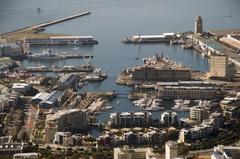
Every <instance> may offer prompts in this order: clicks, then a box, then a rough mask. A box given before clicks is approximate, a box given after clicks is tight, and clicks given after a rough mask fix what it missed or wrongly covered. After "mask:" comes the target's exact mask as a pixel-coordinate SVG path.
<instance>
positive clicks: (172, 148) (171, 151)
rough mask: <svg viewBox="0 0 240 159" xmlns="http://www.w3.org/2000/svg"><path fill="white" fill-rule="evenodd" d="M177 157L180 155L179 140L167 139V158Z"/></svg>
mask: <svg viewBox="0 0 240 159" xmlns="http://www.w3.org/2000/svg"><path fill="white" fill-rule="evenodd" d="M175 157H178V151H177V142H175V141H167V142H166V143H165V159H173V158H175Z"/></svg>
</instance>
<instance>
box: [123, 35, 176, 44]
mask: <svg viewBox="0 0 240 159" xmlns="http://www.w3.org/2000/svg"><path fill="white" fill-rule="evenodd" d="M174 38H175V33H163V34H160V35H133V36H129V37H126V38H124V39H123V42H124V43H159V42H170V41H171V40H173V39H174Z"/></svg>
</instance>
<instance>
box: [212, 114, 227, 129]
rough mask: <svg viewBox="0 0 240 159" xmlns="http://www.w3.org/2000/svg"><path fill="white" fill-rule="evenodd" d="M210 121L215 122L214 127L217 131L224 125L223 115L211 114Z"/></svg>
mask: <svg viewBox="0 0 240 159" xmlns="http://www.w3.org/2000/svg"><path fill="white" fill-rule="evenodd" d="M209 119H212V120H213V125H214V128H215V129H219V128H221V127H223V125H224V117H223V114H222V113H217V112H215V113H211V115H210V116H209Z"/></svg>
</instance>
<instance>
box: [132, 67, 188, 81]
mask: <svg viewBox="0 0 240 159" xmlns="http://www.w3.org/2000/svg"><path fill="white" fill-rule="evenodd" d="M190 79H191V73H190V69H164V68H154V67H141V68H136V69H135V70H134V71H133V73H132V80H134V81H187V80H190Z"/></svg>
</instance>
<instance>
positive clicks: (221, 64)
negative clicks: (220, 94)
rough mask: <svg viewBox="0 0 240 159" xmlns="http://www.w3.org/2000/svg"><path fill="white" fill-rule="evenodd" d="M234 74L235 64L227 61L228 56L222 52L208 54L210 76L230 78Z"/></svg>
mask: <svg viewBox="0 0 240 159" xmlns="http://www.w3.org/2000/svg"><path fill="white" fill-rule="evenodd" d="M234 75H235V66H234V64H233V63H229V57H228V56H226V55H224V54H212V55H211V56H210V77H219V78H226V79H232V78H233V77H234Z"/></svg>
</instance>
